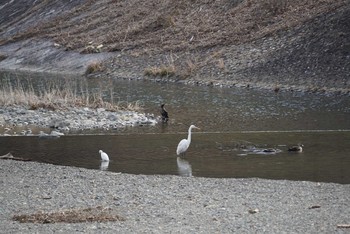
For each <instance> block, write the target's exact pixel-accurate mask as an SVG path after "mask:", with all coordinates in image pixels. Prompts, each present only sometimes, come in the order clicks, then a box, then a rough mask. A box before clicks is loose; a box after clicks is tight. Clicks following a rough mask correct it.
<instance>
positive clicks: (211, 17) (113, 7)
mask: <svg viewBox="0 0 350 234" xmlns="http://www.w3.org/2000/svg"><path fill="white" fill-rule="evenodd" d="M49 4H51V1H46V2H43V3H41V4H40V5H36V7H33V8H32V9H28V11H26V17H30V16H32V17H34V15H35V16H37V15H38V14H37V11H38V10H39V8H42V9H44V8H45V7H48V5H49ZM345 4H349V1H348V0H339V1H333V0H295V1H292V0H234V1H227V0H217V1H204V2H203V1H189V0H179V1H159V0H142V1H138V0H121V1H115V0H101V1H95V0H91V1H88V2H87V3H85V2H84V4H81V5H77V4H75V5H74V7H73V6H72V8H71V10H66V11H65V12H64V13H63V14H60V15H58V16H57V17H56V18H53V19H51V20H50V21H48V22H45V21H44V22H43V23H40V24H39V25H34V26H33V27H29V28H28V29H26V30H25V31H22V32H21V31H20V30H19V31H20V33H19V34H16V35H14V36H13V37H12V38H9V39H8V40H19V39H24V38H29V37H33V36H42V37H51V38H52V39H54V40H55V41H56V42H57V43H59V44H62V45H64V46H65V47H66V48H67V49H73V50H77V51H84V52H89V53H95V52H96V51H95V50H90V49H86V45H89V43H91V42H92V41H93V42H94V44H95V45H103V47H102V48H101V50H99V51H124V50H131V51H137V50H139V51H142V50H144V49H147V51H156V52H157V51H160V50H161V51H173V52H178V51H193V50H197V49H205V48H212V47H214V46H227V45H233V44H240V43H244V42H248V41H253V40H256V39H259V38H261V37H264V36H267V35H271V34H273V33H275V32H278V31H279V30H284V29H288V28H290V27H293V26H296V25H301V24H303V23H304V22H306V21H308V20H310V19H312V18H313V17H316V16H318V15H320V14H323V13H326V12H330V11H333V10H335V9H337V8H340V7H344V5H345ZM107 6H108V7H107ZM82 15H84V17H81V16H82ZM26 19H27V18H26ZM28 19H29V18H28ZM28 19H27V20H28ZM3 43H4V42H3ZM89 48H90V47H89Z"/></svg>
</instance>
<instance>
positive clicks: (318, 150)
mask: <svg viewBox="0 0 350 234" xmlns="http://www.w3.org/2000/svg"><path fill="white" fill-rule="evenodd" d="M185 135H186V134H185V133H184V134H122V135H107V136H102V135H101V136H96V135H95V136H64V137H61V138H58V139H40V138H39V137H2V138H1V139H0V148H1V151H2V152H9V151H11V152H12V153H13V155H15V156H21V157H24V158H31V159H32V160H35V161H40V162H46V163H52V164H58V165H67V166H76V167H85V168H91V169H103V170H109V171H114V172H123V173H133V174H175V175H182V176H189V175H192V176H201V177H234V178H243V177H260V178H269V179H289V180H309V181H323V182H336V183H344V184H346V183H350V170H349V166H350V156H349V152H350V132H254V133H252V132H250V133H248V132H245V133H242V132H240V133H194V134H193V140H192V143H191V146H190V148H189V150H188V152H187V153H186V155H185V156H184V157H182V158H177V156H176V153H175V150H176V146H177V143H178V142H179V141H180V140H181V139H182V138H183V137H185ZM291 142H302V143H303V144H304V152H302V153H292V152H288V151H287V146H289V145H290V143H291ZM335 143H336V144H335ZM267 148H274V149H276V150H278V151H277V153H264V152H263V149H267ZM99 149H103V150H104V151H105V152H107V153H108V155H109V157H110V160H111V161H110V162H109V163H103V162H101V161H100V157H99V154H98V150H99ZM106 164H107V165H106Z"/></svg>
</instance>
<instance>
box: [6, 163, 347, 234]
mask: <svg viewBox="0 0 350 234" xmlns="http://www.w3.org/2000/svg"><path fill="white" fill-rule="evenodd" d="M0 178H1V179H0V183H1V188H2V189H1V191H0V209H1V212H0V226H1V229H2V230H1V232H2V233H79V232H84V233H349V228H346V227H347V225H348V224H349V223H350V219H349V217H350V196H349V194H350V185H341V184H333V183H315V182H302V181H299V182H297V181H286V180H278V181H274V180H265V179H256V178H251V179H234V178H230V179H215V178H195V177H180V176H166V175H154V176H145V175H131V174H121V173H112V172H106V171H99V170H89V169H83V168H75V167H65V166H55V165H50V164H42V163H36V162H21V161H12V160H0ZM91 207H103V208H104V209H108V210H110V211H111V212H114V213H115V214H117V215H118V216H120V217H122V218H123V219H122V220H120V221H110V222H82V223H46V224H41V223H20V222H18V221H14V220H12V217H13V216H14V215H20V214H33V213H37V212H57V211H62V210H68V209H86V208H91Z"/></svg>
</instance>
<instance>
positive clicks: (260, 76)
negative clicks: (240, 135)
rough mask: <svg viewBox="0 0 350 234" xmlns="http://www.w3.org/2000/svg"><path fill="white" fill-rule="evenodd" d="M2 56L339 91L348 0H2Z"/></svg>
mask: <svg viewBox="0 0 350 234" xmlns="http://www.w3.org/2000/svg"><path fill="white" fill-rule="evenodd" d="M19 57H20V58H21V59H22V60H20V61H19V62H18V59H19ZM1 58H2V61H1V62H0V68H2V69H11V68H13V67H15V68H16V69H23V70H26V69H27V70H34V71H35V70H36V69H38V70H39V71H51V70H53V71H60V70H62V69H64V70H67V71H72V72H75V71H76V72H80V73H82V72H83V71H85V70H86V68H87V67H88V66H89V64H91V63H94V62H95V63H97V62H98V63H100V62H101V61H103V62H102V65H103V66H98V69H96V70H99V71H100V72H102V73H103V74H106V75H108V76H111V77H124V78H139V77H144V78H151V79H153V78H155V79H159V80H162V79H163V80H164V79H171V80H177V81H180V80H181V81H184V82H189V83H203V84H209V85H211V84H213V85H215V84H223V85H229V86H230V85H240V86H242V85H244V86H259V87H267V88H273V89H276V88H289V89H302V90H310V91H320V90H335V91H341V92H345V93H346V92H349V90H350V79H349V78H350V77H349V76H350V75H349V74H350V65H349V64H350V2H349V1H348V0H338V1H332V0H320V1H316V0H311V1H308V0H295V1H291V0H284V1H279V0H263V1H261V0H216V1H196V0H180V1H164V0H163V1H161V0H149V1H136V0H130V1H125V0H120V1H118V0H100V1H97V0H89V1H82V0H79V1H68V0H65V1H57V0H55V1H41V2H39V1H35V0H26V1H24V0H19V1H10V0H7V1H5V3H1V4H0V60H1ZM14 61H17V62H14ZM96 61H97V62H96ZM99 65H100V64H99ZM55 66H56V68H55ZM77 68H79V69H77Z"/></svg>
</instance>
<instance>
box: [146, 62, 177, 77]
mask: <svg viewBox="0 0 350 234" xmlns="http://www.w3.org/2000/svg"><path fill="white" fill-rule="evenodd" d="M175 73H176V68H175V65H162V66H160V67H149V68H146V69H145V70H144V74H145V75H146V76H161V77H164V76H166V77H168V76H173V75H175Z"/></svg>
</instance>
